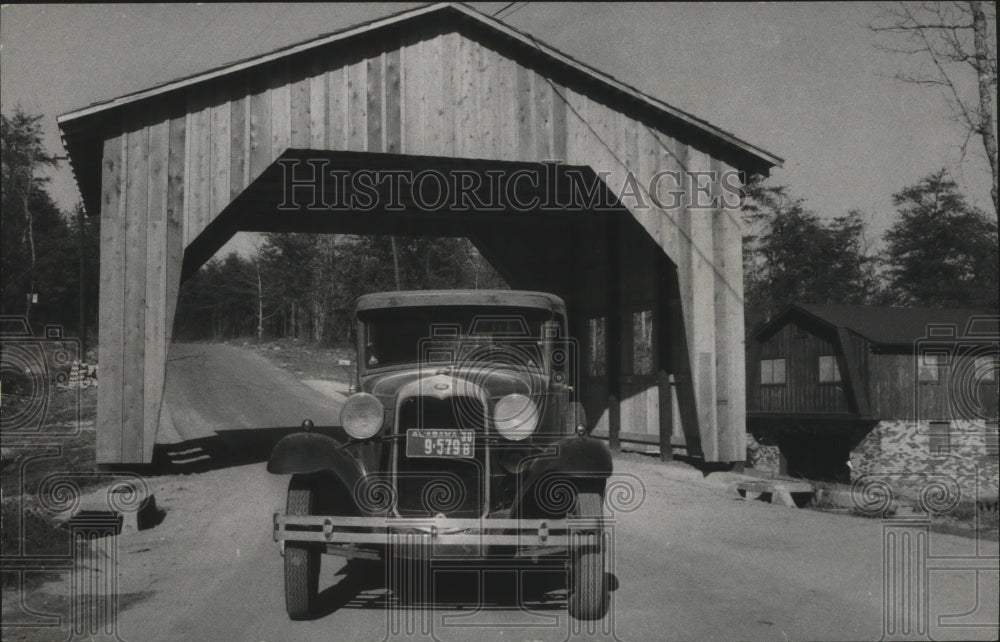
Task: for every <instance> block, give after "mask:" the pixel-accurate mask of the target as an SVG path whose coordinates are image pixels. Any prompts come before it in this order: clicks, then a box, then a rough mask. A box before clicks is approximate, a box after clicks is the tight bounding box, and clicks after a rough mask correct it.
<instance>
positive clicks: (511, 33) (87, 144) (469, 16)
mask: <svg viewBox="0 0 1000 642" xmlns="http://www.w3.org/2000/svg"><path fill="white" fill-rule="evenodd" d="M418 20H419V21H421V24H423V23H424V22H426V21H428V20H429V21H432V22H433V23H434V24H437V25H444V26H445V27H446V28H448V29H452V30H458V28H459V27H460V26H461V25H462V24H470V23H471V24H474V25H475V26H477V27H478V28H479V29H480V30H481V31H485V32H487V33H489V34H491V35H493V36H495V37H499V38H501V39H503V40H505V41H506V42H510V43H511V44H512V45H514V46H515V47H516V48H517V49H518V50H519V51H522V52H523V54H522V55H525V56H528V57H530V58H533V59H534V60H535V61H536V62H537V63H538V64H540V65H543V66H550V67H553V68H557V69H560V70H562V71H564V72H566V73H570V74H575V75H576V77H578V78H583V79H584V80H585V81H586V82H588V83H591V84H592V86H593V87H594V88H595V89H596V90H597V91H603V92H604V93H606V94H610V95H614V96H616V97H617V98H618V99H619V100H625V101H628V102H630V103H633V104H639V105H643V106H645V107H646V108H649V109H651V110H653V112H654V113H656V114H658V115H659V117H661V118H663V119H664V120H666V121H668V122H669V123H671V124H672V125H673V126H676V127H681V128H686V129H688V130H690V131H692V132H694V133H697V134H698V135H699V136H704V137H706V138H707V139H708V140H710V141H712V142H713V143H714V144H716V145H718V146H719V147H721V148H722V149H726V150H729V151H730V152H731V153H732V154H734V155H735V157H737V158H738V159H741V160H740V161H739V162H738V163H737V166H738V167H739V168H740V169H746V170H747V171H750V172H766V171H767V170H768V169H769V168H771V167H775V166H781V165H782V163H783V162H784V161H783V159H782V158H780V157H779V156H776V155H774V154H772V153H770V152H767V151H765V150H764V149H762V148H760V147H757V146H755V145H752V144H750V143H748V142H746V141H744V140H742V139H740V138H738V137H736V136H735V135H733V134H731V133H729V132H727V131H725V130H723V129H721V128H719V127H716V126H714V125H712V124H710V123H708V122H707V121H705V120H703V119H701V118H698V117H696V116H694V115H692V114H690V113H688V112H685V111H683V110H681V109H678V108H676V107H674V106H672V105H669V104H667V103H666V102H664V101H662V100H659V99H657V98H654V97H652V96H650V95H648V94H645V93H643V92H641V91H639V90H638V89H636V88H634V87H631V86H629V85H627V84H625V83H623V82H621V81H619V80H617V79H616V78H614V77H612V76H610V75H608V74H606V73H603V72H601V71H598V70H597V69H594V68H593V67H590V66H589V65H586V64H584V63H582V62H580V61H578V60H576V59H574V58H573V57H571V56H569V55H567V54H565V53H563V52H561V51H559V50H557V49H555V48H554V47H551V46H549V45H547V44H545V43H543V42H541V41H539V40H538V39H536V38H535V37H534V36H532V35H530V34H527V33H524V32H522V31H518V30H517V29H514V28H513V27H511V26H510V25H507V24H505V23H503V22H501V21H500V20H497V19H495V18H492V17H490V16H486V15H484V14H482V13H479V12H478V11H476V10H475V9H472V8H470V7H468V6H466V5H464V4H460V3H450V2H444V3H435V4H428V5H423V6H420V7H416V8H414V9H409V10H406V11H401V12H399V13H396V14H392V15H389V16H386V17H384V18H379V19H376V20H372V21H370V22H365V23H362V24H358V25H354V26H351V27H347V28H345V29H341V30H338V31H335V32H332V33H330V34H327V35H323V36H320V37H317V38H314V39H311V40H308V41H305V42H301V43H298V44H294V45H290V46H287V47H283V48H280V49H277V50H275V51H272V52H270V53H266V54H263V55H259V56H254V57H251V58H246V59H243V60H239V61H236V62H232V63H229V64H226V65H222V66H220V67H215V68H213V69H209V70H207V71H204V72H201V73H198V74H194V75H191V76H187V77H184V78H179V79H177V80H172V81H169V82H166V83H163V84H160V85H156V86H154V87H151V88H148V89H144V90H141V91H137V92H132V93H129V94H126V95H124V96H119V97H117V98H112V99H109V100H104V101H100V102H97V103H94V104H91V105H88V106H86V107H83V108H81V109H77V110H74V111H72V112H69V113H66V114H63V115H61V116H59V118H58V119H57V122H58V124H59V127H60V129H61V130H62V132H63V141H64V146H65V147H66V149H67V151H68V152H69V155H70V163H71V165H72V167H73V169H74V172H75V173H76V174H77V180H78V182H80V183H81V185H80V188H81V192H83V194H84V201H85V203H86V204H87V205H88V210H90V209H91V208H92V206H96V205H97V202H98V201H97V197H96V194H95V193H94V188H93V187H92V186H90V185H89V183H90V182H93V180H96V181H97V182H98V183H99V172H97V173H94V172H93V171H92V172H89V173H88V172H87V171H86V165H87V164H88V163H91V162H92V161H93V159H91V158H89V157H88V158H83V157H82V156H87V154H86V153H84V152H85V151H88V152H89V151H93V150H95V149H96V150H97V153H100V147H99V146H97V147H95V146H94V144H93V142H92V141H93V140H94V139H95V138H97V137H99V134H100V128H101V127H102V126H103V123H104V121H105V119H106V118H107V116H108V115H109V112H112V111H113V110H116V109H120V108H123V107H126V106H129V105H135V104H137V103H143V102H148V101H153V100H168V98H172V97H173V95H175V94H176V93H178V92H182V91H184V90H185V89H186V88H188V87H191V86H194V85H202V84H204V83H211V82H212V81H216V80H218V79H221V78H224V77H227V76H230V75H231V74H237V73H241V72H246V71H247V70H250V69H253V68H255V67H258V66H261V65H266V64H268V63H271V62H273V61H275V60H279V59H282V58H287V57H290V56H294V55H297V54H301V53H302V52H306V51H310V50H313V49H316V48H319V47H324V46H327V45H331V44H333V43H338V42H344V41H348V40H351V39H358V40H359V41H360V40H366V41H370V40H371V39H372V38H378V37H380V36H381V35H383V34H384V33H387V32H389V31H390V30H397V31H398V30H399V29H406V28H407V27H408V26H409V24H408V23H414V27H416V26H417V25H416V24H415V23H416V22H417V21H418ZM98 164H99V162H98ZM79 165H83V166H84V167H82V168H81V167H78V166H79ZM84 175H85V176H86V178H87V179H88V180H86V181H83V180H82V179H84ZM95 177H96V178H95ZM81 181H82V182H81ZM84 182H85V183H88V185H84V184H82V183H84ZM91 213H93V212H91Z"/></svg>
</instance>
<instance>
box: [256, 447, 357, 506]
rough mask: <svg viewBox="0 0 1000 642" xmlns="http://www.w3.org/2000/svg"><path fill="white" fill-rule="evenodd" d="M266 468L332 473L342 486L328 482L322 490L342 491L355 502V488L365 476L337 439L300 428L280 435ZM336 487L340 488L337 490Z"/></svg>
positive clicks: (281, 471) (279, 472)
mask: <svg viewBox="0 0 1000 642" xmlns="http://www.w3.org/2000/svg"><path fill="white" fill-rule="evenodd" d="M267 472H269V473H273V474H275V475H289V474H294V475H313V474H315V475H323V476H330V475H329V474H330V473H332V477H335V478H336V479H337V480H338V481H339V482H340V486H341V488H339V489H335V488H330V487H329V486H327V487H326V488H325V489H324V494H331V493H332V494H336V495H341V496H342V497H344V498H349V499H350V502H351V503H352V504H354V505H355V506H356V505H357V500H356V498H355V492H356V489H357V488H359V485H360V483H361V480H362V479H364V477H365V470H364V467H363V466H362V465H361V464H360V463H358V461H357V460H356V459H355V458H354V457H353V456H352V455H351V454H350V453H348V452H347V451H345V450H344V448H343V447H342V444H340V443H339V442H338V441H337V440H335V439H333V438H331V437H328V436H326V435H320V434H316V433H308V432H299V433H293V434H291V435H288V436H286V437H284V438H282V439H281V440H280V441H279V442H278V443H277V444H275V445H274V449H273V450H272V451H271V457H270V458H269V459H268V461H267ZM338 491H339V492H338Z"/></svg>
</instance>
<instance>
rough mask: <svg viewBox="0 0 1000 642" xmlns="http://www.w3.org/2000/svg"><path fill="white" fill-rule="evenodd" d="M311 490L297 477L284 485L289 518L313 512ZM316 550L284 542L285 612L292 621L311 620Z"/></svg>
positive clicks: (316, 573)
mask: <svg viewBox="0 0 1000 642" xmlns="http://www.w3.org/2000/svg"><path fill="white" fill-rule="evenodd" d="M314 500H315V498H314V497H313V490H312V488H311V487H310V485H309V484H308V483H306V482H305V481H304V480H302V478H300V477H292V480H291V481H290V482H289V484H288V502H287V504H286V507H285V511H286V512H287V513H288V514H289V515H310V514H312V511H313V502H314ZM320 555H321V553H320V551H319V549H317V547H316V545H315V544H312V543H309V542H293V541H286V542H285V609H286V610H287V611H288V617H290V618H291V619H293V620H306V619H309V617H311V615H312V612H313V604H314V603H315V601H316V594H317V593H318V589H319V566H320Z"/></svg>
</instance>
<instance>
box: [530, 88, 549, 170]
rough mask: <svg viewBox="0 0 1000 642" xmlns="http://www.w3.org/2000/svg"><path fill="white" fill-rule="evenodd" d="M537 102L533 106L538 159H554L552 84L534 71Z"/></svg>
mask: <svg viewBox="0 0 1000 642" xmlns="http://www.w3.org/2000/svg"><path fill="white" fill-rule="evenodd" d="M531 76H532V83H533V84H534V88H533V90H534V93H535V104H534V108H533V114H532V116H533V118H534V131H535V134H534V137H535V154H536V159H537V160H540V161H545V160H552V86H551V85H550V84H549V81H548V79H547V78H545V77H544V76H541V75H539V74H537V73H534V72H532V74H531Z"/></svg>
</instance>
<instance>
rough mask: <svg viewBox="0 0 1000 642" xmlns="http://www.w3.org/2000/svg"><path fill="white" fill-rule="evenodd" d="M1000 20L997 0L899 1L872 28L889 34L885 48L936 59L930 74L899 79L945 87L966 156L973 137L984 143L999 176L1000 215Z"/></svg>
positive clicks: (997, 207)
mask: <svg viewBox="0 0 1000 642" xmlns="http://www.w3.org/2000/svg"><path fill="white" fill-rule="evenodd" d="M996 24H997V17H996V6H995V5H994V4H993V3H985V4H984V3H982V2H977V1H962V2H958V1H956V2H922V3H919V4H917V3H910V2H898V3H896V4H895V5H892V6H888V7H885V8H884V9H883V10H882V14H881V15H880V16H879V19H878V20H877V21H876V22H875V23H873V24H871V25H870V26H869V28H870V29H871V30H872V31H874V32H875V33H877V34H879V35H880V36H883V37H884V38H885V41H883V42H880V43H877V44H876V46H877V47H878V48H879V49H881V50H883V51H887V52H891V53H895V54H905V55H907V56H918V57H920V58H921V59H923V60H924V61H927V62H930V63H931V64H930V68H929V71H927V72H921V73H910V72H902V71H901V72H898V73H897V74H896V78H898V79H899V80H902V81H904V82H909V83H914V84H918V85H926V86H930V87H937V88H939V89H941V90H943V92H944V94H945V96H946V99H947V100H948V103H949V105H950V107H951V109H952V112H953V114H954V117H955V119H956V121H957V122H958V123H959V124H960V126H961V127H962V129H963V130H964V133H965V139H964V142H963V143H962V146H961V149H962V156H963V157H964V156H965V152H966V148H967V146H968V144H969V140H970V139H971V138H972V137H973V136H975V137H976V138H978V140H979V141H980V142H981V144H982V146H983V150H984V151H985V153H986V159H987V162H988V163H989V166H990V171H991V172H992V175H993V186H992V188H991V195H992V197H993V210H994V214H995V215H997V216H1000V203H998V200H997V140H996V129H995V123H996V118H997V117H996V93H997V52H996V37H997V33H996Z"/></svg>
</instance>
